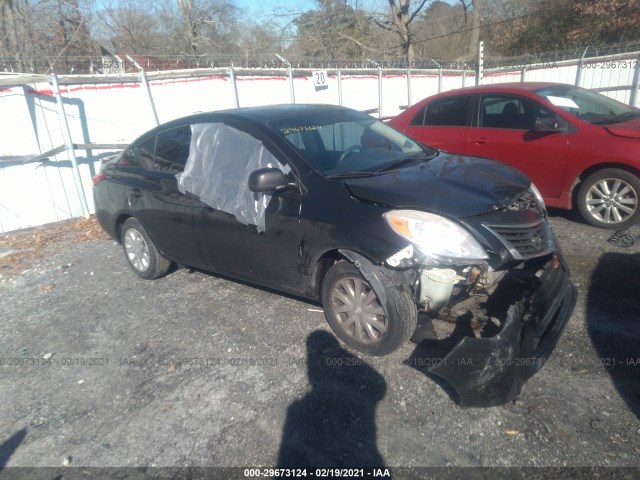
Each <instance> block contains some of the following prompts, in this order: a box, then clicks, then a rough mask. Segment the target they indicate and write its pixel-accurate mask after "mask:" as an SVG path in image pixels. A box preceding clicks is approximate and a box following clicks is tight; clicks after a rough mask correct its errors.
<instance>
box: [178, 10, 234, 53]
mask: <svg viewBox="0 0 640 480" xmlns="http://www.w3.org/2000/svg"><path fill="white" fill-rule="evenodd" d="M178 7H179V10H180V15H181V17H182V30H181V31H180V32H176V34H177V35H178V36H179V37H180V38H181V40H182V41H181V43H182V44H183V45H184V46H186V50H187V52H189V53H190V54H192V55H193V56H194V57H198V56H200V55H202V54H204V53H213V51H215V50H219V49H221V47H223V46H225V45H224V44H225V43H226V39H225V38H224V37H225V34H227V33H229V31H231V30H232V29H233V27H234V26H235V22H236V14H237V7H236V6H235V5H234V4H233V3H232V2H231V1H230V0H178ZM207 50H208V51H207Z"/></svg>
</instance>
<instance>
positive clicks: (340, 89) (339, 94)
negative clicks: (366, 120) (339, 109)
mask: <svg viewBox="0 0 640 480" xmlns="http://www.w3.org/2000/svg"><path fill="white" fill-rule="evenodd" d="M337 76H338V105H340V106H342V70H340V69H339V68H338V71H337Z"/></svg>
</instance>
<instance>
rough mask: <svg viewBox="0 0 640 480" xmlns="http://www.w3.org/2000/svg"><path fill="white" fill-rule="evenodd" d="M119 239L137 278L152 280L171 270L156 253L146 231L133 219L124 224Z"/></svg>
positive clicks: (156, 250) (166, 262) (164, 259)
mask: <svg viewBox="0 0 640 480" xmlns="http://www.w3.org/2000/svg"><path fill="white" fill-rule="evenodd" d="M120 239H121V243H122V249H123V250H124V256H125V258H126V259H127V262H128V263H129V266H130V267H131V269H132V270H133V271H134V272H135V273H136V274H137V275H138V276H140V277H142V278H145V279H147V280H153V279H155V278H159V277H162V276H164V275H166V274H167V272H168V271H169V269H170V268H171V262H170V261H169V260H167V259H166V258H164V257H163V256H162V255H161V254H160V252H158V249H157V248H156V246H155V245H154V244H153V242H152V241H151V238H149V234H148V233H147V231H146V230H145V229H144V227H143V226H142V224H141V223H140V222H139V221H138V220H136V219H135V218H129V219H127V221H126V222H124V225H122V233H121V236H120Z"/></svg>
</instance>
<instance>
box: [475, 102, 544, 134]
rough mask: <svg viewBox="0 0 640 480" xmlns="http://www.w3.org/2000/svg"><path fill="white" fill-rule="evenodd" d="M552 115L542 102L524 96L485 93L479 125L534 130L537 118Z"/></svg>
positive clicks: (481, 104)
mask: <svg viewBox="0 0 640 480" xmlns="http://www.w3.org/2000/svg"><path fill="white" fill-rule="evenodd" d="M548 115H552V113H551V112H550V111H549V110H547V109H546V108H544V107H542V106H541V105H540V104H538V103H536V102H534V101H532V100H529V99H526V98H522V97H514V96H506V95H483V96H482V100H481V103H480V115H479V125H480V127H483V128H509V129H514V130H533V129H534V128H535V124H536V118H538V117H542V116H548Z"/></svg>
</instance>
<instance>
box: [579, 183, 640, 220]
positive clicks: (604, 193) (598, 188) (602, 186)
mask: <svg viewBox="0 0 640 480" xmlns="http://www.w3.org/2000/svg"><path fill="white" fill-rule="evenodd" d="M587 209H588V210H589V213H590V214H591V216H592V217H593V218H595V219H596V220H598V221H600V222H604V223H622V222H624V221H625V220H626V219H627V218H629V217H631V216H632V215H633V214H634V213H635V212H636V210H637V209H638V192H636V191H635V190H634V189H633V187H632V186H631V185H629V184H628V183H627V182H625V181H623V180H620V179H619V178H604V179H602V180H599V181H598V182H596V183H594V184H593V185H592V186H591V188H590V189H589V191H588V192H587Z"/></svg>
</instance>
